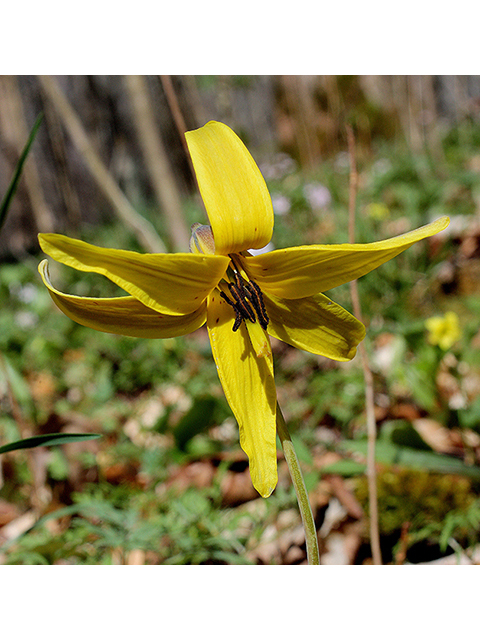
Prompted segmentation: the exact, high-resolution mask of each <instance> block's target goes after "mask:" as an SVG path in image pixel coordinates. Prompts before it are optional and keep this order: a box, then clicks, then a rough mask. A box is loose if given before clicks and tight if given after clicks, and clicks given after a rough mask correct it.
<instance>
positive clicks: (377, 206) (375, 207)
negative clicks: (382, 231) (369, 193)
mask: <svg viewBox="0 0 480 640" xmlns="http://www.w3.org/2000/svg"><path fill="white" fill-rule="evenodd" d="M366 212H367V216H368V217H369V218H373V219H374V220H385V219H386V218H388V217H389V215H390V210H389V208H388V207H387V205H386V204H384V203H383V202H371V203H370V204H369V205H368V206H367V208H366Z"/></svg>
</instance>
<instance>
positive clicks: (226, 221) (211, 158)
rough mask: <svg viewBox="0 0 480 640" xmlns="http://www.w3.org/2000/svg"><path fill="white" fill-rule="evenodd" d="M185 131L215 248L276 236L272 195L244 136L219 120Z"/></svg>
mask: <svg viewBox="0 0 480 640" xmlns="http://www.w3.org/2000/svg"><path fill="white" fill-rule="evenodd" d="M185 136H186V139H187V144H188V148H189V151H190V155H191V156H192V161H193V166H194V168H195V173H196V176H197V180H198V186H199V188H200V193H201V194H202V198H203V202H204V203H205V208H206V210H207V214H208V218H209V220H210V224H211V226H212V230H213V237H214V240H215V253H217V254H221V255H227V254H229V253H238V252H240V251H244V250H245V249H260V248H261V247H264V246H265V245H266V244H268V242H269V241H270V238H271V237H272V231H273V207H272V200H271V198H270V194H269V192H268V189H267V186H266V184H265V180H264V179H263V176H262V174H261V173H260V170H259V168H258V167H257V165H256V164H255V161H254V159H253V158H252V156H251V155H250V153H249V152H248V150H247V148H246V147H245V145H244V144H243V142H242V141H241V140H240V138H239V137H238V136H237V135H236V134H235V133H234V132H233V131H232V130H231V129H230V128H229V127H227V126H226V125H224V124H222V123H220V122H209V123H208V124H206V125H205V126H204V127H202V128H201V129H196V130H195V131H188V132H187V133H186V134H185Z"/></svg>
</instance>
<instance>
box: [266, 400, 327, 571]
mask: <svg viewBox="0 0 480 640" xmlns="http://www.w3.org/2000/svg"><path fill="white" fill-rule="evenodd" d="M277 433H278V437H279V438H280V442H281V443H282V449H283V453H284V454H285V460H286V461H287V465H288V470H289V472H290V476H291V478H292V482H293V486H294V487H295V493H296V494H297V501H298V506H299V508H300V515H301V516H302V522H303V528H304V530H305V542H306V545H307V561H308V564H320V555H319V553H318V540H317V532H316V530H315V522H314V520H313V514H312V509H311V507H310V502H309V500H308V494H307V489H306V488H305V482H304V481H303V476H302V472H301V471H300V465H299V464H298V458H297V455H296V453H295V449H294V448H293V442H292V439H291V438H290V434H289V433H288V429H287V425H286V424H285V418H284V417H283V414H282V410H281V409H280V406H279V405H278V404H277Z"/></svg>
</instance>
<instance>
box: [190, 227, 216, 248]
mask: <svg viewBox="0 0 480 640" xmlns="http://www.w3.org/2000/svg"><path fill="white" fill-rule="evenodd" d="M190 251H191V252H192V253H215V241H214V239H213V233H212V227H210V226H209V225H207V224H200V223H199V222H195V224H192V235H191V237H190Z"/></svg>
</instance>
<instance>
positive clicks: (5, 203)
mask: <svg viewBox="0 0 480 640" xmlns="http://www.w3.org/2000/svg"><path fill="white" fill-rule="evenodd" d="M42 119H43V113H40V114H39V115H38V116H37V119H36V120H35V124H34V125H33V127H32V130H31V132H30V135H29V137H28V140H27V144H26V145H25V147H24V149H23V151H22V155H21V156H20V159H19V161H18V162H17V166H16V167H15V173H14V174H13V178H12V181H11V182H10V185H9V187H8V189H7V192H6V193H5V196H4V198H3V200H2V204H0V229H1V228H2V225H3V223H4V222H5V218H6V216H7V211H8V209H9V207H10V203H11V201H12V199H13V196H14V195H15V192H16V190H17V186H18V182H19V180H20V177H21V175H22V170H23V165H24V164H25V160H26V159H27V156H28V153H29V151H30V147H31V146H32V144H33V141H34V140H35V136H36V135H37V131H38V128H39V127H40V124H41V122H42Z"/></svg>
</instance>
